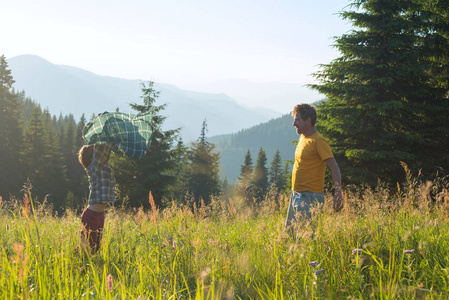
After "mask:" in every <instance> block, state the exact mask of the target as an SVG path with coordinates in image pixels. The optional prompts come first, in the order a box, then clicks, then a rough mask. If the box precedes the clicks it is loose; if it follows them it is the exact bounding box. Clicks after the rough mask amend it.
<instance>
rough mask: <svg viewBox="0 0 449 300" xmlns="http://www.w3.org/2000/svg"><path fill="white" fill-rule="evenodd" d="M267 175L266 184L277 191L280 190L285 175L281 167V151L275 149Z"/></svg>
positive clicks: (283, 183)
mask: <svg viewBox="0 0 449 300" xmlns="http://www.w3.org/2000/svg"><path fill="white" fill-rule="evenodd" d="M268 175H269V181H268V184H269V185H270V186H271V187H274V188H276V190H277V191H281V190H282V188H283V186H284V185H285V176H284V172H283V169H282V159H281V152H280V151H279V150H277V151H276V153H275V154H274V156H273V160H272V161H271V166H270V171H269V173H268Z"/></svg>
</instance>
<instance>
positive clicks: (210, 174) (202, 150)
mask: <svg viewBox="0 0 449 300" xmlns="http://www.w3.org/2000/svg"><path fill="white" fill-rule="evenodd" d="M206 131H207V123H206V120H204V121H203V125H202V128H201V135H200V137H199V138H198V141H197V142H195V143H192V149H191V151H190V154H189V161H190V164H189V172H188V187H189V191H190V192H191V193H192V194H193V196H194V197H195V202H196V204H197V207H199V206H200V205H201V203H200V201H201V199H202V200H204V203H205V204H206V205H207V204H209V203H210V200H211V196H214V195H218V194H219V192H220V183H219V178H218V166H219V160H220V155H219V154H218V153H215V152H214V150H215V145H214V144H211V143H209V142H208V141H207V138H206Z"/></svg>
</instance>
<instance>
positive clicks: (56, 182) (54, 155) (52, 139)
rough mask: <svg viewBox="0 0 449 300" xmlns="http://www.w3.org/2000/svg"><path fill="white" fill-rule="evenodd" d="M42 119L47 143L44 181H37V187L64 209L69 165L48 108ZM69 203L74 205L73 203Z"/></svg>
mask: <svg viewBox="0 0 449 300" xmlns="http://www.w3.org/2000/svg"><path fill="white" fill-rule="evenodd" d="M42 119H43V125H44V132H45V139H44V140H45V141H46V143H47V144H46V145H45V146H44V153H45V154H44V157H43V168H42V178H41V179H43V182H37V183H36V187H37V190H40V191H41V193H45V194H48V195H49V199H48V201H49V202H51V203H52V204H53V207H54V208H55V209H56V210H59V211H63V210H64V209H65V208H67V206H66V204H67V203H66V200H67V199H66V198H67V189H68V185H67V167H66V164H65V161H64V157H63V153H62V151H61V146H60V145H59V141H58V139H57V135H56V133H55V129H54V127H53V122H52V117H51V115H50V113H49V112H48V110H45V111H44V112H43V115H42ZM68 205H69V207H71V206H72V205H71V203H69V204H68Z"/></svg>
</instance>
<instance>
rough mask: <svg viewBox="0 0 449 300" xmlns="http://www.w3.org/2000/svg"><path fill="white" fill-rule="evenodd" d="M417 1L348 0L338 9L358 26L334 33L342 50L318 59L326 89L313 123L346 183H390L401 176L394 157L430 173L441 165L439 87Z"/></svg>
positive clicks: (443, 140) (443, 134)
mask: <svg viewBox="0 0 449 300" xmlns="http://www.w3.org/2000/svg"><path fill="white" fill-rule="evenodd" d="M423 3H424V1H409V0H356V1H354V2H353V3H352V7H355V8H356V9H357V10H358V11H347V12H343V13H342V14H341V15H342V17H343V18H344V19H346V20H349V21H351V22H352V23H353V25H354V26H355V27H356V28H358V30H353V31H352V32H350V33H348V34H344V35H342V36H341V37H338V38H337V39H336V44H335V47H336V48H337V49H338V50H339V51H340V52H341V53H342V56H341V57H340V58H338V59H336V60H334V61H332V62H331V63H330V64H327V65H322V66H321V68H322V69H321V71H319V72H317V73H316V74H315V77H316V78H317V79H318V80H319V81H320V84H312V85H310V87H312V88H313V89H315V90H317V91H319V92H320V93H322V94H324V95H326V96H327V98H328V100H327V101H325V102H322V103H321V104H319V105H318V119H319V123H318V124H317V127H318V130H319V131H320V132H321V133H322V134H323V135H324V136H325V137H326V138H327V139H328V141H329V143H330V144H331V146H332V147H333V151H334V154H335V156H336V157H337V160H338V162H339V165H340V167H341V169H342V175H343V178H344V179H345V178H346V179H348V178H350V180H351V181H352V182H358V183H370V184H373V185H374V184H376V183H377V180H378V178H380V179H382V180H385V181H387V182H390V183H392V184H394V183H395V182H397V181H401V180H402V178H403V177H404V175H403V170H402V167H401V164H400V161H405V162H406V163H407V164H408V165H409V166H410V167H412V168H423V169H424V170H425V171H427V172H431V171H433V170H434V169H435V167H436V166H441V167H444V168H446V169H447V155H448V150H447V149H448V147H445V146H444V145H448V142H447V141H448V140H449V124H448V119H449V118H447V116H448V115H449V105H448V104H449V102H448V100H447V99H444V98H445V97H446V95H447V89H446V88H444V87H443V86H438V85H436V84H435V83H432V78H434V76H436V75H437V74H436V73H435V72H438V70H439V68H435V67H436V64H435V57H434V55H435V51H432V47H431V46H429V44H427V43H426V39H427V38H428V37H429V36H430V35H431V34H432V31H431V30H427V31H426V30H424V28H426V26H427V25H426V23H428V22H429V19H428V18H427V15H426V14H423V13H421V12H422V11H423V10H424V8H423Z"/></svg>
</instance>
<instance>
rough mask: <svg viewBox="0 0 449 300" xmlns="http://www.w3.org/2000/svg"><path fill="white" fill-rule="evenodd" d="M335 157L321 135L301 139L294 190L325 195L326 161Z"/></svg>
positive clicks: (293, 180) (294, 175)
mask: <svg viewBox="0 0 449 300" xmlns="http://www.w3.org/2000/svg"><path fill="white" fill-rule="evenodd" d="M331 157H334V156H333V155H332V151H331V148H330V146H329V143H328V142H327V141H326V140H325V139H324V138H323V136H322V135H321V134H319V133H318V132H315V133H314V134H312V135H311V136H307V137H306V136H304V135H303V134H302V135H301V137H300V138H299V141H298V145H297V146H296V151H295V164H294V166H293V173H292V189H293V190H294V191H297V192H305V191H307V192H313V193H323V190H324V173H325V171H326V163H325V162H324V160H326V159H328V158H331Z"/></svg>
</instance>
